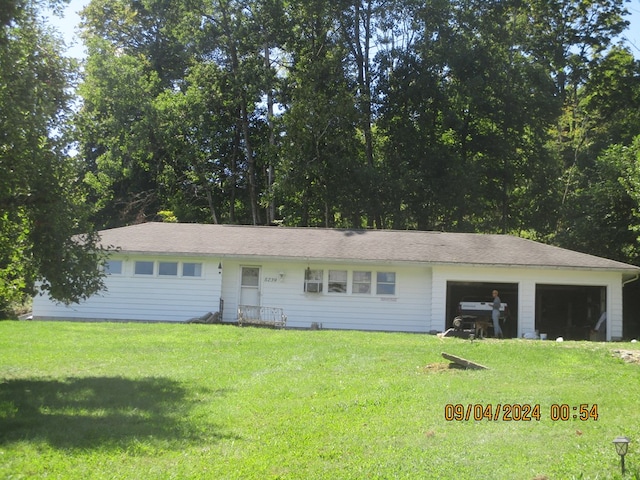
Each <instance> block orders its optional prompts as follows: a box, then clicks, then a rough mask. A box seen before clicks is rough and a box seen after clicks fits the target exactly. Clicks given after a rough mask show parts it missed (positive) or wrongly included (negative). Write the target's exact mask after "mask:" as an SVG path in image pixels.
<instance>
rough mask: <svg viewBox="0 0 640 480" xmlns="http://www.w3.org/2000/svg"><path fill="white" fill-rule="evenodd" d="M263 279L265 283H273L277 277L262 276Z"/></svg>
mask: <svg viewBox="0 0 640 480" xmlns="http://www.w3.org/2000/svg"><path fill="white" fill-rule="evenodd" d="M264 281H265V282H267V283H275V282H277V281H278V279H277V278H276V277H264Z"/></svg>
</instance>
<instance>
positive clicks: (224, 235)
mask: <svg viewBox="0 0 640 480" xmlns="http://www.w3.org/2000/svg"><path fill="white" fill-rule="evenodd" d="M100 235H101V238H102V244H103V245H105V246H112V247H118V248H120V249H121V251H123V252H130V253H153V254H176V255H211V256H222V257H258V258H286V259H304V260H307V261H309V260H331V261H333V260H335V261H347V260H349V261H355V262H410V263H430V264H454V265H499V266H523V267H525V266H526V267H532V266H540V267H555V268H557V267H566V268H580V269H602V270H616V271H622V272H627V273H637V272H638V271H640V267H635V266H633V265H628V264H625V263H621V262H616V261H613V260H608V259H606V258H601V257H596V256H593V255H587V254H584V253H579V252H574V251H572V250H567V249H563V248H558V247H553V246H550V245H545V244H542V243H538V242H534V241H531V240H527V239H524V238H519V237H514V236H511V235H486V234H473V233H441V232H424V231H413V230H406V231H399V230H341V229H324V228H285V227H254V226H238V225H203V224H193V223H144V224H140V225H132V226H129V227H121V228H114V229H109V230H103V231H101V232H100Z"/></svg>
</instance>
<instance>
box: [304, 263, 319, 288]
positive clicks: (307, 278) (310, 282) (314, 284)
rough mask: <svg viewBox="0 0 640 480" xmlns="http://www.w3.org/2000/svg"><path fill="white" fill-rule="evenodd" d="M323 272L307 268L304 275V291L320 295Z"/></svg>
mask: <svg viewBox="0 0 640 480" xmlns="http://www.w3.org/2000/svg"><path fill="white" fill-rule="evenodd" d="M322 274H323V270H311V269H310V268H307V270H306V271H305V275H304V291H305V292H307V293H322V277H323V275H322Z"/></svg>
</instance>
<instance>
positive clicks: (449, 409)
mask: <svg viewBox="0 0 640 480" xmlns="http://www.w3.org/2000/svg"><path fill="white" fill-rule="evenodd" d="M545 410H546V411H543V409H542V408H541V407H540V404H533V403H495V404H494V403H487V404H481V403H468V404H466V405H464V404H462V403H447V404H446V405H445V406H444V419H445V420H446V421H448V422H468V421H476V422H479V421H482V420H485V421H486V420H490V421H494V422H497V421H503V422H531V421H538V422H539V421H540V420H543V419H544V418H548V419H550V420H551V421H554V422H557V421H561V422H567V421H570V420H580V421H583V422H585V421H588V420H598V404H597V403H581V404H577V405H570V404H567V403H554V404H552V405H551V406H550V407H549V408H548V409H545Z"/></svg>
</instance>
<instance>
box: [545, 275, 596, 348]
mask: <svg viewBox="0 0 640 480" xmlns="http://www.w3.org/2000/svg"><path fill="white" fill-rule="evenodd" d="M606 311H607V287H606V286H604V285H593V286H591V285H550V284H538V285H536V330H537V331H538V332H541V333H542V332H544V333H547V335H549V337H550V338H556V337H563V338H564V339H566V340H589V339H590V338H593V335H592V334H593V331H594V327H595V326H596V324H597V323H598V320H599V319H600V316H601V315H602V314H603V313H605V312H606ZM604 326H605V327H606V324H605V325H604ZM605 332H606V330H602V333H605Z"/></svg>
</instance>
